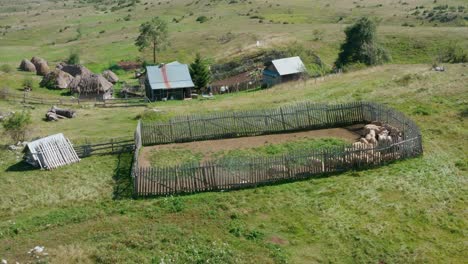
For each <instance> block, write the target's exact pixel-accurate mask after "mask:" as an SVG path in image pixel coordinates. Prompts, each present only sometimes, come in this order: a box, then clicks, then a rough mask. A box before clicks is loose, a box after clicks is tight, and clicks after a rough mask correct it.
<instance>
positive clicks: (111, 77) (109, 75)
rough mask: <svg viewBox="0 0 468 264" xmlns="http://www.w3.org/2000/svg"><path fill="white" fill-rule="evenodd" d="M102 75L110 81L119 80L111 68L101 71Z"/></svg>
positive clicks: (114, 82)
mask: <svg viewBox="0 0 468 264" xmlns="http://www.w3.org/2000/svg"><path fill="white" fill-rule="evenodd" d="M102 76H103V77H104V78H106V80H108V81H109V82H110V83H112V84H116V83H117V82H118V81H119V77H118V76H117V74H115V73H114V72H113V71H111V70H107V71H104V72H102Z"/></svg>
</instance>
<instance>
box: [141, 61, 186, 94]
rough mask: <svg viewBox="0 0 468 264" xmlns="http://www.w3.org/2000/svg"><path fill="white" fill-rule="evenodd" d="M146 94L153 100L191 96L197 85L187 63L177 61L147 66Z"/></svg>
mask: <svg viewBox="0 0 468 264" xmlns="http://www.w3.org/2000/svg"><path fill="white" fill-rule="evenodd" d="M145 87H146V96H147V97H148V98H149V99H150V100H151V101H161V100H171V99H179V100H182V99H186V98H191V95H192V89H193V88H194V87H195V85H194V84H193V81H192V77H191V76H190V72H189V67H188V65H187V64H182V63H179V62H177V61H175V62H171V63H168V64H162V65H159V66H147V67H146V76H145Z"/></svg>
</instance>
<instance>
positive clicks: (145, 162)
mask: <svg viewBox="0 0 468 264" xmlns="http://www.w3.org/2000/svg"><path fill="white" fill-rule="evenodd" d="M353 128H355V127H353ZM330 137H331V138H340V139H343V140H345V141H348V142H349V143H353V142H356V141H357V140H358V139H359V137H360V135H359V134H358V132H357V131H356V130H355V129H351V128H330V129H320V130H311V131H305V132H296V133H286V134H274V135H263V136H255V137H241V138H229V139H218V140H206V141H196V142H188V143H174V144H167V145H158V146H152V147H144V148H143V149H142V151H141V153H140V159H139V162H140V165H141V166H143V167H150V166H151V163H150V161H149V160H150V156H151V152H152V151H153V150H163V149H172V148H178V149H181V148H182V149H189V150H194V151H195V152H199V153H202V154H203V155H204V156H209V155H210V154H211V153H215V152H219V151H229V150H234V149H247V148H255V147H259V146H263V145H266V144H280V143H285V142H288V141H297V140H301V139H310V138H330Z"/></svg>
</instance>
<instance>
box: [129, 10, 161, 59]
mask: <svg viewBox="0 0 468 264" xmlns="http://www.w3.org/2000/svg"><path fill="white" fill-rule="evenodd" d="M168 35H169V33H168V29H167V23H166V22H165V21H164V20H162V19H160V18H159V17H155V18H153V19H152V20H151V21H148V22H145V23H143V24H141V25H140V35H139V36H138V37H137V39H136V41H135V45H136V46H137V47H138V49H139V50H140V51H143V50H145V49H146V48H151V49H152V50H153V63H156V52H157V51H160V50H162V49H163V48H164V47H165V45H166V42H167V37H168Z"/></svg>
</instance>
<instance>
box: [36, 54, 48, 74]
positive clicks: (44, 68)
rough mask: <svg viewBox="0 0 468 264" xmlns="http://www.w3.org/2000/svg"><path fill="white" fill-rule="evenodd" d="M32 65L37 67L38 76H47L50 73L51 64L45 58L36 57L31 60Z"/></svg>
mask: <svg viewBox="0 0 468 264" xmlns="http://www.w3.org/2000/svg"><path fill="white" fill-rule="evenodd" d="M31 62H32V64H34V66H35V67H36V74H37V75H40V76H45V75H47V74H48V73H49V72H50V69H49V64H47V61H46V60H44V59H43V58H40V57H36V56H34V57H33V58H32V59H31Z"/></svg>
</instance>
